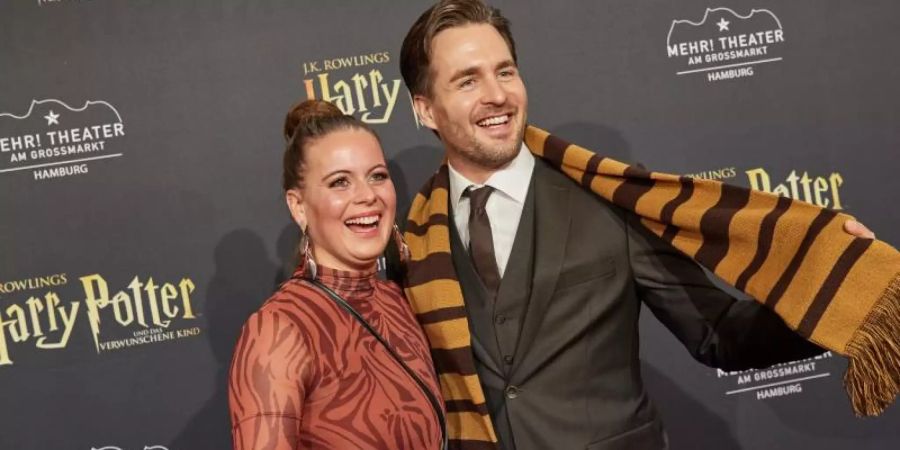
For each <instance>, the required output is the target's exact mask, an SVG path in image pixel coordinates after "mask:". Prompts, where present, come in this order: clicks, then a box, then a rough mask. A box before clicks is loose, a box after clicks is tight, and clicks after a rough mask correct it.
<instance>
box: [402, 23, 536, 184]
mask: <svg viewBox="0 0 900 450" xmlns="http://www.w3.org/2000/svg"><path fill="white" fill-rule="evenodd" d="M431 53H432V58H431V67H430V71H431V93H430V95H429V96H421V95H417V96H416V97H415V104H416V111H417V112H418V114H419V117H420V119H421V120H422V123H424V124H425V125H426V126H428V127H429V128H432V129H435V130H437V132H438V133H439V134H440V136H441V141H443V143H444V146H445V148H446V150H447V157H448V158H449V159H450V163H451V164H453V167H454V168H456V169H457V170H460V171H461V172H463V174H466V172H469V173H484V172H490V171H493V170H496V169H498V168H500V167H502V166H504V165H506V164H507V163H509V162H510V161H512V159H513V158H515V156H516V155H517V154H518V151H519V148H520V147H521V145H522V137H523V132H524V128H525V118H526V111H527V107H528V95H527V93H526V92H525V84H524V83H523V82H522V79H521V78H520V77H519V70H518V68H517V67H516V63H515V62H514V61H513V58H512V54H511V53H510V51H509V47H507V45H506V41H504V40H503V37H502V36H501V35H500V33H498V32H497V30H496V29H494V27H492V26H491V25H488V24H472V25H465V26H461V27H454V28H449V29H446V30H444V31H441V32H440V33H438V34H437V35H436V36H435V37H434V39H433V41H432V46H431ZM473 181H474V180H473Z"/></svg>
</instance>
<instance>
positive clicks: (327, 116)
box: [281, 100, 378, 191]
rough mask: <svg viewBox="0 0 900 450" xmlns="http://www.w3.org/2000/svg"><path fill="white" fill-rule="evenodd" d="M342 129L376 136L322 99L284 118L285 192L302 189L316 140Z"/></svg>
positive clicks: (300, 106)
mask: <svg viewBox="0 0 900 450" xmlns="http://www.w3.org/2000/svg"><path fill="white" fill-rule="evenodd" d="M340 130H364V131H367V132H369V133H371V134H372V136H374V137H375V139H378V135H377V134H375V131H373V130H372V129H371V128H369V126H368V125H366V124H364V123H362V122H360V121H359V119H357V118H355V117H353V116H349V115H346V114H344V113H343V112H342V111H341V110H340V109H339V108H338V107H337V106H335V105H334V104H332V103H329V102H326V101H323V100H306V101H303V102H300V103H298V104H296V105H294V107H292V108H291V110H290V112H288V113H287V116H286V117H285V118H284V138H285V140H286V141H287V147H286V148H285V149H284V167H283V172H282V181H281V183H282V187H283V188H284V190H285V191H287V190H289V189H293V188H295V187H300V188H302V187H303V173H304V170H305V161H306V150H307V148H309V145H310V144H311V143H312V142H313V141H314V140H316V139H318V138H321V137H324V136H326V135H328V134H330V133H332V132H335V131H340Z"/></svg>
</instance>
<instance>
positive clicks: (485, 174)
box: [447, 155, 515, 185]
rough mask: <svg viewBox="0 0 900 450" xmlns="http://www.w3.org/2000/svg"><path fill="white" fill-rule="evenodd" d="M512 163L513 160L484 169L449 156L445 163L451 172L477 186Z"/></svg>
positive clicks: (462, 159)
mask: <svg viewBox="0 0 900 450" xmlns="http://www.w3.org/2000/svg"><path fill="white" fill-rule="evenodd" d="M513 159H515V158H513ZM512 161H513V160H512V159H510V160H509V161H507V162H505V163H504V164H503V165H501V166H499V167H493V168H486V167H482V166H479V165H477V164H473V163H472V162H471V161H467V160H465V159H464V158H459V157H453V156H449V155H448V156H447V163H449V164H450V166H452V167H453V170H455V171H457V172H459V174H460V175H462V176H464V177H466V179H467V180H469V181H471V182H473V183H475V184H478V185H481V184H484V182H485V181H487V180H488V179H489V178H490V177H491V175H493V174H494V173H496V172H497V171H499V170H502V169H504V168H505V167H508V166H509V165H510V164H511V163H512Z"/></svg>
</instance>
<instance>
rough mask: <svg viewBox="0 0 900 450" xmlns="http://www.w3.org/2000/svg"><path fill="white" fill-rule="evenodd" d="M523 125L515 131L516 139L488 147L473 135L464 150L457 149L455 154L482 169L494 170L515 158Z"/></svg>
mask: <svg viewBox="0 0 900 450" xmlns="http://www.w3.org/2000/svg"><path fill="white" fill-rule="evenodd" d="M523 128H524V127H523V125H521V124H520V125H519V127H518V129H516V131H515V135H516V138H515V139H514V140H513V141H512V142H509V143H506V142H504V143H500V144H494V145H489V144H485V143H483V142H480V141H479V140H478V138H477V137H475V135H472V140H471V142H470V143H469V145H467V146H466V148H460V149H457V153H458V154H459V155H460V156H461V157H463V158H464V159H466V160H468V161H469V162H470V163H472V164H474V165H476V166H478V167H481V168H483V169H489V170H496V169H499V168H501V167H503V166H505V165H507V164H509V162H510V161H512V160H513V159H515V158H516V156H517V155H518V154H519V149H520V148H522V139H523V138H524V135H523Z"/></svg>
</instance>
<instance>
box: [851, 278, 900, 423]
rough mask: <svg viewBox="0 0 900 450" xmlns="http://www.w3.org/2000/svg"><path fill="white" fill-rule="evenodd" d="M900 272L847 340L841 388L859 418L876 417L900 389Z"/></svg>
mask: <svg viewBox="0 0 900 450" xmlns="http://www.w3.org/2000/svg"><path fill="white" fill-rule="evenodd" d="M898 336H900V273H898V274H896V275H895V276H894V278H893V280H892V281H891V283H890V284H889V285H888V287H887V288H886V289H885V291H884V293H883V294H882V295H881V298H880V299H879V300H878V302H877V303H876V305H875V307H874V308H872V311H871V312H870V313H869V315H868V316H867V317H866V320H865V321H863V323H862V325H861V326H860V327H859V329H858V330H856V333H854V334H853V337H852V338H851V339H850V342H848V343H847V352H846V356H847V357H848V358H849V359H850V364H849V365H848V367H847V373H846V374H844V387H845V388H846V389H847V394H849V396H850V401H851V403H852V405H853V412H854V413H856V415H857V416H858V417H863V416H877V415H879V414H881V413H882V412H883V411H884V410H885V408H887V407H888V405H890V404H891V403H892V402H893V401H894V398H895V397H896V396H897V394H898V392H900V339H898Z"/></svg>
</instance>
